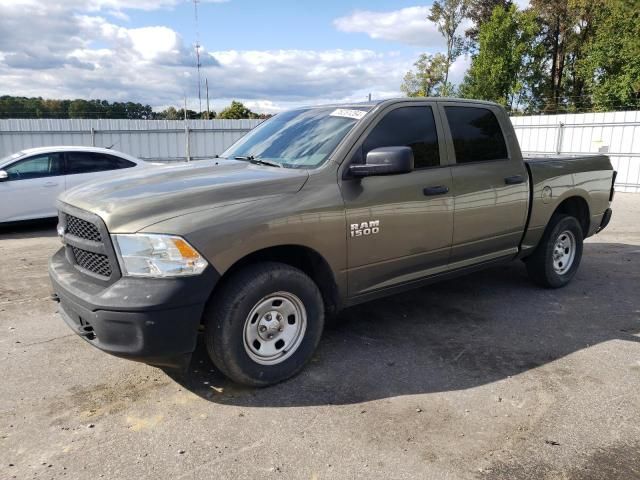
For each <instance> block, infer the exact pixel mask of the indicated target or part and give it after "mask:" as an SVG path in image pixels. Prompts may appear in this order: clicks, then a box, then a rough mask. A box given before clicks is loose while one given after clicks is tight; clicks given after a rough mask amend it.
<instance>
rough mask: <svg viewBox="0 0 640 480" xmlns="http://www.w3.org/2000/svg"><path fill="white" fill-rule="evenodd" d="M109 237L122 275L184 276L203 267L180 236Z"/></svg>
mask: <svg viewBox="0 0 640 480" xmlns="http://www.w3.org/2000/svg"><path fill="white" fill-rule="evenodd" d="M111 238H112V239H113V243H115V245H116V250H117V252H118V258H119V260H120V266H121V267H122V274H123V275H125V276H130V277H184V276H187V275H198V274H200V273H202V272H203V271H204V269H205V268H207V261H206V260H205V259H204V258H202V256H201V255H200V254H199V253H198V252H197V250H196V249H195V248H193V247H192V246H191V245H189V244H188V243H187V241H186V240H184V239H183V238H181V237H176V236H174V235H159V234H144V233H136V234H126V235H124V234H116V235H111Z"/></svg>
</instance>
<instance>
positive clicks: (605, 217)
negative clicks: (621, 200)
mask: <svg viewBox="0 0 640 480" xmlns="http://www.w3.org/2000/svg"><path fill="white" fill-rule="evenodd" d="M612 213H613V212H612V210H611V209H610V208H607V209H606V210H605V211H604V215H603V216H602V221H601V222H600V226H599V227H598V230H596V233H599V232H601V231H602V230H604V229H605V228H607V225H609V222H610V221H611V215H612Z"/></svg>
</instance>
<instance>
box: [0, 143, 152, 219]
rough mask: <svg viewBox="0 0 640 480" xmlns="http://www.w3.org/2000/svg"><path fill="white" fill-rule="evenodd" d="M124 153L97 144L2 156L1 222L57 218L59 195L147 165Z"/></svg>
mask: <svg viewBox="0 0 640 480" xmlns="http://www.w3.org/2000/svg"><path fill="white" fill-rule="evenodd" d="M152 165H154V164H153V163H149V162H145V161H143V160H140V159H139V158H135V157H132V156H131V155H127V154H125V153H122V152H117V151H115V150H110V149H107V148H96V147H39V148H29V149H26V150H22V151H20V152H17V153H14V154H13V155H9V156H8V157H5V158H2V159H0V223H3V222H16V221H21V220H33V219H37V218H48V217H55V216H56V215H57V210H56V197H57V196H58V195H59V194H61V193H62V192H64V191H65V190H68V189H70V188H72V187H75V186H76V185H80V184H81V183H85V182H88V181H91V180H99V179H101V178H107V177H109V176H110V175H113V173H114V171H115V170H122V169H124V168H131V169H139V168H148V167H149V166H152Z"/></svg>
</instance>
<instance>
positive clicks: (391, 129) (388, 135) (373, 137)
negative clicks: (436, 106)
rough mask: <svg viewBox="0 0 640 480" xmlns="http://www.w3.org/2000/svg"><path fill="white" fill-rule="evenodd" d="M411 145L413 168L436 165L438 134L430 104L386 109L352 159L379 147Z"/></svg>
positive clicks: (361, 158) (365, 154) (358, 161)
mask: <svg viewBox="0 0 640 480" xmlns="http://www.w3.org/2000/svg"><path fill="white" fill-rule="evenodd" d="M402 146H406V147H411V149H412V150H413V159H414V167H415V168H426V167H438V166H440V150H439V148H438V134H437V132H436V123H435V120H434V118H433V111H432V110H431V107H427V106H425V107H401V108H396V109H395V110H392V111H391V112H389V113H387V114H386V115H385V116H384V117H383V118H382V120H380V122H379V123H378V124H377V125H376V126H375V127H374V129H373V130H372V131H371V133H369V136H368V137H367V139H366V140H365V141H364V143H363V144H362V149H361V152H358V154H357V157H359V158H356V159H354V163H364V159H365V158H366V156H367V153H369V152H370V151H371V150H373V149H375V148H379V147H402Z"/></svg>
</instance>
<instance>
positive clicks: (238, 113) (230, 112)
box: [218, 100, 271, 119]
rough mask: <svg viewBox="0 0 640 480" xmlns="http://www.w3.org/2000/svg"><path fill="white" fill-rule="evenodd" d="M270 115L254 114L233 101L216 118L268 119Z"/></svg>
mask: <svg viewBox="0 0 640 480" xmlns="http://www.w3.org/2000/svg"><path fill="white" fill-rule="evenodd" d="M269 117H271V115H267V114H262V113H255V112H252V111H251V110H249V109H248V108H247V107H245V106H244V104H243V103H242V102H237V101H235V100H233V101H232V102H231V105H229V106H228V107H227V108H225V109H224V110H222V111H221V112H220V114H219V115H218V118H227V119H241V118H269Z"/></svg>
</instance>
